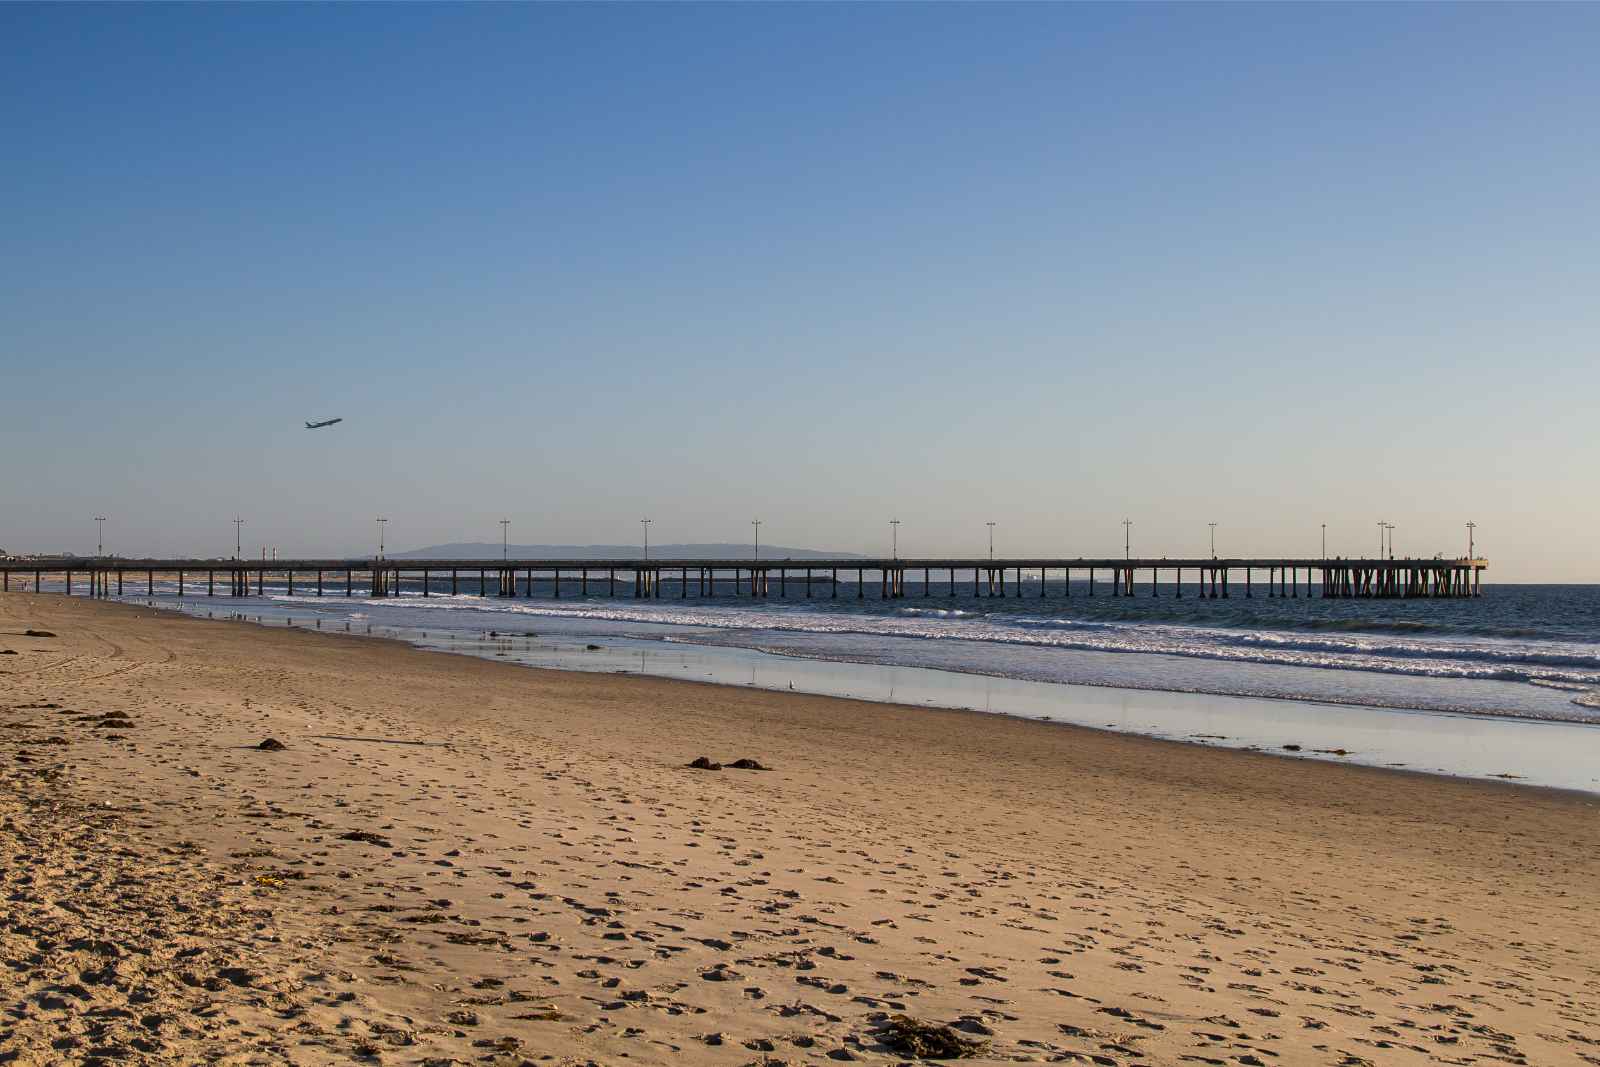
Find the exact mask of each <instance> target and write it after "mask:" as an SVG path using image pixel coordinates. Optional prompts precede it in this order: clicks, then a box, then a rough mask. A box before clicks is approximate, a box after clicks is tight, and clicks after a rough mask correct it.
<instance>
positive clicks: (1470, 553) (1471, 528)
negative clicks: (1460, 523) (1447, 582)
mask: <svg viewBox="0 0 1600 1067" xmlns="http://www.w3.org/2000/svg"><path fill="white" fill-rule="evenodd" d="M1477 528H1478V524H1477V523H1475V522H1469V523H1467V558H1468V559H1476V558H1477V557H1476V556H1475V555H1474V552H1473V542H1472V532H1473V531H1474V530H1476V529H1477Z"/></svg>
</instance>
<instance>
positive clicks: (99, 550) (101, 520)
mask: <svg viewBox="0 0 1600 1067" xmlns="http://www.w3.org/2000/svg"><path fill="white" fill-rule="evenodd" d="M94 521H95V525H96V526H98V527H99V533H98V534H97V535H96V539H97V540H96V544H95V548H94V554H95V555H96V556H97V557H98V556H104V555H105V554H106V517H105V516H104V515H96V516H95V517H94Z"/></svg>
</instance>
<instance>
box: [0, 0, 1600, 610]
mask: <svg viewBox="0 0 1600 1067" xmlns="http://www.w3.org/2000/svg"><path fill="white" fill-rule="evenodd" d="M1597 44H1600V6H1595V5H1562V6H1555V5H1546V6H1487V5H1449V6H1442V5H1393V6H1379V5H1332V6H1330V5H1316V6H1307V5H1279V6H1262V5H1228V6H1200V5H1184V6H1178V7H1164V6H1156V5H1132V6H1119V7H1095V6H1084V5H1063V6H1044V5H1025V6H1006V5H973V6H958V5H939V6H913V5H871V6H846V5H805V6H787V7H785V6H765V5H761V6H733V5H718V6H681V5H663V6H649V7H631V6H615V5H612V6H594V7H555V6H543V5H540V6H507V5H480V6H448V7H441V6H368V5H358V6H341V7H305V6H280V5H243V6H241V5H217V6H197V5H184V6H164V7H154V6H152V7H144V6H140V7H135V6H111V7H106V6H96V7H89V6H77V5H66V6H53V7H39V6H16V5H5V6H0V128H3V133H4V142H3V143H4V161H3V165H0V195H3V197H4V205H5V214H4V218H5V222H4V227H3V233H4V237H3V248H4V254H3V255H0V372H3V373H0V397H3V401H4V404H5V408H4V418H3V419H0V449H3V455H4V462H3V464H0V501H3V503H0V546H4V547H6V548H8V549H11V550H13V551H22V550H32V549H57V548H60V549H68V550H75V551H79V552H83V551H92V550H93V548H94V523H93V522H92V521H91V516H93V515H96V514H104V515H108V516H110V517H111V521H110V522H109V523H108V524H107V542H108V544H107V547H108V549H111V550H115V551H119V552H123V553H128V554H142V553H162V554H165V553H191V552H192V553H203V554H208V555H209V554H215V553H223V552H227V551H231V547H232V546H231V541H232V531H233V527H232V525H231V523H230V522H229V520H230V519H231V518H232V517H233V515H234V514H235V513H238V514H241V515H243V516H244V517H245V518H246V521H247V525H246V527H245V535H246V540H247V542H248V543H249V544H250V545H252V546H259V545H261V544H270V545H276V546H278V547H279V548H280V550H281V551H283V552H287V553H321V552H337V553H344V552H358V551H366V550H369V549H370V547H371V546H370V542H371V541H372V540H373V536H372V529H373V524H372V521H371V520H372V518H373V516H375V515H379V514H383V515H386V516H388V517H389V518H390V519H391V520H392V521H391V523H390V526H389V529H390V544H391V545H392V546H398V547H407V546H413V545H421V544H426V543H430V542H437V541H447V540H464V539H476V540H485V541H489V540H494V539H496V538H497V537H498V532H499V528H498V526H497V525H496V520H497V519H499V518H502V517H509V518H511V519H512V520H513V523H514V525H513V527H512V537H513V539H514V540H518V541H523V542H578V543H584V542H613V543H614V542H622V541H628V540H632V539H636V537H637V531H638V524H637V519H638V518H639V517H640V516H642V515H649V516H650V517H651V518H653V519H654V520H655V524H654V526H653V528H652V538H653V539H654V540H658V541H661V542H667V541H733V540H745V539H747V538H748V535H749V530H750V527H749V520H750V519H751V518H752V517H756V516H759V517H761V518H762V519H763V520H764V523H765V524H764V525H763V527H762V537H763V540H770V541H772V542H774V543H785V544H791V545H808V546H813V547H819V548H836V549H845V550H859V551H882V550H884V549H885V548H886V546H887V542H888V527H887V520H888V519H890V518H892V517H898V518H900V519H902V520H903V521H904V525H903V526H902V527H901V548H902V551H903V552H905V553H907V554H920V553H947V552H974V553H975V552H978V551H980V550H981V549H982V547H983V545H984V536H985V533H986V531H985V527H984V525H983V524H984V522H985V521H986V520H990V519H993V520H994V521H996V522H998V523H999V524H1000V525H999V527H998V537H997V544H998V546H999V548H1000V550H1001V551H1002V552H1008V553H1019V554H1020V553H1030V554H1031V553H1046V552H1052V553H1053V552H1062V553H1070V554H1071V555H1079V554H1097V553H1110V552H1114V551H1120V549H1121V543H1122V529H1121V526H1120V521H1121V520H1122V519H1123V518H1124V517H1131V518H1132V519H1133V520H1134V521H1135V526H1134V547H1135V550H1136V551H1142V552H1146V553H1149V554H1172V555H1177V554H1182V553H1194V552H1200V551H1203V550H1204V548H1205V536H1206V523H1207V522H1211V521H1215V522H1218V523H1220V527H1219V530H1220V538H1219V546H1218V547H1219V549H1220V550H1222V551H1225V552H1229V553H1235V552H1236V553H1267V552H1272V553H1277V552H1283V553H1290V552H1302V553H1314V552H1315V551H1317V550H1318V534H1319V529H1320V524H1321V523H1323V522H1327V523H1328V524H1329V538H1330V545H1329V548H1330V551H1332V552H1340V553H1345V554H1349V553H1354V552H1359V551H1372V550H1375V548H1376V536H1377V531H1376V523H1377V521H1378V520H1380V519H1386V520H1389V521H1391V522H1394V523H1396V524H1397V525H1398V527H1399V530H1398V533H1397V540H1396V547H1397V549H1398V550H1399V551H1400V552H1401V553H1408V552H1409V553H1416V554H1426V555H1432V554H1433V553H1434V552H1436V551H1445V552H1451V553H1453V552H1458V551H1460V550H1462V549H1463V548H1464V533H1463V531H1462V524H1463V523H1464V522H1465V521H1467V520H1468V519H1474V520H1476V521H1477V522H1478V523H1479V524H1480V529H1479V544H1480V547H1481V548H1482V549H1483V551H1484V552H1486V553H1487V554H1488V555H1490V556H1491V558H1492V559H1494V561H1495V562H1496V565H1497V566H1496V570H1495V572H1494V574H1495V576H1496V577H1498V578H1500V579H1501V580H1509V579H1524V580H1578V581H1600V548H1597V541H1596V535H1595V529H1596V526H1597V524H1600V484H1597V472H1600V415H1597V408H1596V399H1597V397H1600V285H1597V282H1600V271H1597V264H1600V232H1597V231H1600V210H1597V202H1596V197H1597V192H1600V138H1597V137H1596V131H1595V115H1596V110H1595V109H1596V101H1597V100H1600V63H1596V61H1595V55H1596V51H1597ZM333 416H344V417H345V419H346V422H345V423H344V424H342V425H340V426H337V427H334V428H332V429H329V430H319V431H316V432H314V433H312V432H307V431H305V430H304V429H302V428H301V425H302V422H303V421H304V420H305V419H311V418H328V417H333Z"/></svg>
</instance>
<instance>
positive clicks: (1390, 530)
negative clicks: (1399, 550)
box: [1383, 522, 1394, 559]
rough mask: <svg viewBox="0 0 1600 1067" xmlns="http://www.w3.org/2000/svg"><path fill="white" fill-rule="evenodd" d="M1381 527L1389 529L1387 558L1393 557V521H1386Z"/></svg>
mask: <svg viewBox="0 0 1600 1067" xmlns="http://www.w3.org/2000/svg"><path fill="white" fill-rule="evenodd" d="M1383 528H1384V529H1385V530H1388V531H1389V558H1390V559H1394V523H1392V522H1386V523H1384V524H1383Z"/></svg>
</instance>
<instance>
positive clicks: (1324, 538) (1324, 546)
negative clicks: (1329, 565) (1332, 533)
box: [1322, 523, 1328, 559]
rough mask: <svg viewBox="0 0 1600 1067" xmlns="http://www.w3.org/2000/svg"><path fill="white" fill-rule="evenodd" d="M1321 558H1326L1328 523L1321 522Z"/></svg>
mask: <svg viewBox="0 0 1600 1067" xmlns="http://www.w3.org/2000/svg"><path fill="white" fill-rule="evenodd" d="M1322 558H1323V559H1327V558H1328V524H1327V523H1323V524H1322Z"/></svg>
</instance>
